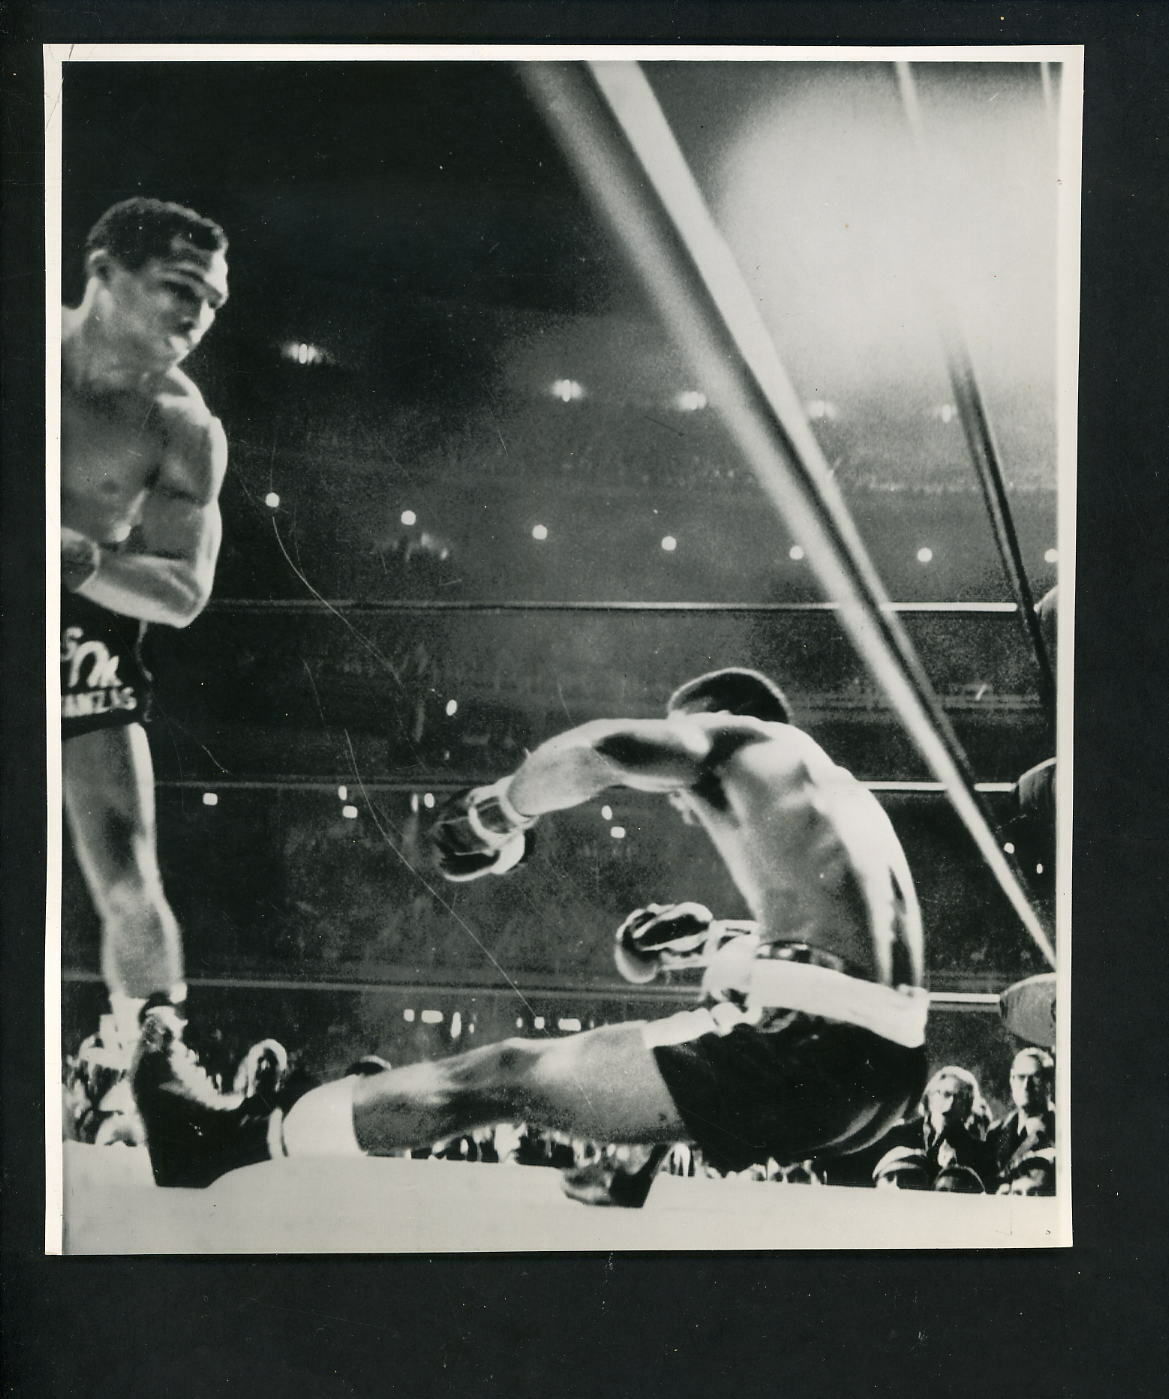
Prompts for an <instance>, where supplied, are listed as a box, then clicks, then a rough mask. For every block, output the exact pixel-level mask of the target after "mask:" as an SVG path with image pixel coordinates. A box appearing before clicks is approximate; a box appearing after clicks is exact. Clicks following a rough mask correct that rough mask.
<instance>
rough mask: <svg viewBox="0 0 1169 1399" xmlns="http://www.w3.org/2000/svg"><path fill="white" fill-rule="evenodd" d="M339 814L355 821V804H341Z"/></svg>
mask: <svg viewBox="0 0 1169 1399" xmlns="http://www.w3.org/2000/svg"><path fill="white" fill-rule="evenodd" d="M341 815H342V816H344V817H345V819H346V820H347V821H356V820H357V808H356V807H355V806H343V807H342V808H341Z"/></svg>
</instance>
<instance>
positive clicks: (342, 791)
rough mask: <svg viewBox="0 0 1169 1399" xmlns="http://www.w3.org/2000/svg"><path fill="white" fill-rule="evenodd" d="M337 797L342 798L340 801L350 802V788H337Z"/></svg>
mask: <svg viewBox="0 0 1169 1399" xmlns="http://www.w3.org/2000/svg"><path fill="white" fill-rule="evenodd" d="M337 795H338V797H340V799H341V800H342V801H343V802H347V801H348V800H349V788H348V787H338V788H337Z"/></svg>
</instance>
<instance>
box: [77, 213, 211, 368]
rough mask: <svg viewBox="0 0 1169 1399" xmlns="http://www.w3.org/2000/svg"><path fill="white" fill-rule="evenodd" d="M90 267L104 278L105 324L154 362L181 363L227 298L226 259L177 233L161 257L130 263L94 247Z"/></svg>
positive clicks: (206, 330)
mask: <svg viewBox="0 0 1169 1399" xmlns="http://www.w3.org/2000/svg"><path fill="white" fill-rule="evenodd" d="M91 272H92V274H93V275H96V276H97V277H98V278H99V279H100V281H101V283H102V297H101V302H102V304H101V318H102V323H103V326H104V327H105V328H106V329H107V330H108V331H109V332H110V333H111V334H113V335H114V336H116V337H117V338H118V339H119V340H121V341H123V342H124V343H126V344H129V345H132V346H133V347H134V348H135V349H136V350H137V351H138V352H139V353H140V354H141V355H142V357H143V360H144V362H146V363H148V364H150V365H152V366H164V367H165V366H173V365H177V364H179V363H181V361H182V360H184V359H186V357H187V356H188V355H189V354H190V353H191V351H192V350H193V349H194V348H195V346H196V345H197V344H198V343H199V341H200V340H202V338H203V337H204V335H206V334H207V332H208V331H209V330H210V329H211V326H212V324H213V323H214V321H215V316H216V313H217V312H218V311H219V308H220V307H221V306H222V305H223V303H224V302H225V301H226V300H227V259H226V258H225V257H224V255H223V253H221V252H207V251H205V250H203V249H201V248H196V247H194V246H193V245H192V244H190V243H188V242H186V241H185V240H184V239H182V238H181V237H177V236H176V237H175V238H174V239H173V241H172V243H171V252H170V253H169V254H168V255H167V256H165V257H152V258H148V259H147V261H146V262H144V263H143V265H142V266H141V267H138V268H128V267H126V266H125V265H124V264H122V263H121V262H119V261H118V260H117V258H114V257H111V256H109V255H108V254H104V253H95V254H94V255H93V259H92V260H91Z"/></svg>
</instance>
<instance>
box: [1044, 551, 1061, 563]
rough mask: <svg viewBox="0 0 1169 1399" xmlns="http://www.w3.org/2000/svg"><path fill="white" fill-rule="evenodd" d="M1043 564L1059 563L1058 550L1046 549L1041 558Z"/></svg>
mask: <svg viewBox="0 0 1169 1399" xmlns="http://www.w3.org/2000/svg"><path fill="white" fill-rule="evenodd" d="M1043 562H1044V563H1059V550H1058V549H1048V551H1047V553H1046V554H1044V556H1043Z"/></svg>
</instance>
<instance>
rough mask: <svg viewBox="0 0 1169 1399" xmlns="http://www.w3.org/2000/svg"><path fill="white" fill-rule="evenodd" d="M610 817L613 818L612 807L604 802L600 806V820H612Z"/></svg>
mask: <svg viewBox="0 0 1169 1399" xmlns="http://www.w3.org/2000/svg"><path fill="white" fill-rule="evenodd" d="M612 819H613V808H612V807H611V806H609V805H608V803H606V804H605V805H604V806H603V807H601V820H602V821H612Z"/></svg>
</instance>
